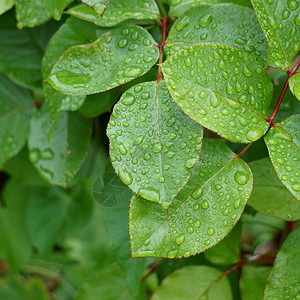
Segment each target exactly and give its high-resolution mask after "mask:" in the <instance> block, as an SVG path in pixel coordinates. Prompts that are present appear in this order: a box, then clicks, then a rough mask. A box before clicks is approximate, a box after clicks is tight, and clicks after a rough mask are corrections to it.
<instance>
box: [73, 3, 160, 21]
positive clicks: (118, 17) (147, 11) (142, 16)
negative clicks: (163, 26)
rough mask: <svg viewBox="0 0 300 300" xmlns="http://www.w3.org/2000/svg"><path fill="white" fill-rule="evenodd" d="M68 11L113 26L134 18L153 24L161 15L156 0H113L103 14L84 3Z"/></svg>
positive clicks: (79, 16) (85, 18)
mask: <svg viewBox="0 0 300 300" xmlns="http://www.w3.org/2000/svg"><path fill="white" fill-rule="evenodd" d="M93 2H95V1H93ZM67 13H69V14H70V15H73V16H75V17H78V18H80V19H83V20H86V21H89V22H93V23H95V24H96V25H99V26H103V27H111V26H114V25H116V24H119V23H121V22H124V21H130V20H134V21H133V22H135V23H136V21H135V20H138V21H140V22H137V23H141V24H149V23H150V24H151V23H154V21H158V19H159V17H160V14H159V10H158V7H157V5H156V3H155V1H154V0H143V1H139V0H113V1H111V3H110V4H109V5H108V6H107V8H106V10H105V13H104V14H103V15H102V16H100V15H99V14H98V13H97V12H96V11H95V10H94V9H93V8H91V7H89V6H87V5H84V4H82V5H78V6H75V7H72V8H71V9H69V10H68V11H67Z"/></svg>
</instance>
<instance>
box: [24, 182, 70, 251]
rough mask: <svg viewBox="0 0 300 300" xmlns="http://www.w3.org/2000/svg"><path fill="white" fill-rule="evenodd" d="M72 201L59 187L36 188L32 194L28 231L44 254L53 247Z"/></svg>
mask: <svg viewBox="0 0 300 300" xmlns="http://www.w3.org/2000/svg"><path fill="white" fill-rule="evenodd" d="M70 201H71V199H70V198H69V197H68V195H67V194H66V193H65V192H64V191H62V190H61V189H59V188H57V187H50V188H36V189H35V190H34V191H33V193H32V194H31V195H30V198H29V202H28V207H27V213H26V219H27V224H28V232H29V235H30V238H31V241H32V243H33V245H34V246H35V247H36V248H37V249H38V250H39V252H40V253H41V254H42V255H45V254H46V253H48V252H49V251H50V250H51V249H52V247H53V245H54V242H55V238H56V235H57V233H58V230H59V229H60V227H61V225H62V223H63V221H64V218H65V216H66V212H67V207H68V205H69V203H70Z"/></svg>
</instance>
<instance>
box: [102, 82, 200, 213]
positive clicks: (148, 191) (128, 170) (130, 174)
mask: <svg viewBox="0 0 300 300" xmlns="http://www.w3.org/2000/svg"><path fill="white" fill-rule="evenodd" d="M107 135H108V137H109V139H110V158H111V161H112V164H113V166H114V168H115V170H116V173H117V174H118V175H119V177H120V178H121V180H122V181H123V182H124V183H125V184H127V185H128V186H129V187H130V188H131V189H132V190H133V191H134V192H135V193H137V194H139V195H141V196H142V197H144V198H146V199H148V200H151V201H154V202H157V203H160V204H161V205H162V206H163V207H164V208H166V209H167V208H168V207H169V206H170V204H171V202H172V200H173V199H174V197H175V196H176V194H177V193H178V192H179V191H180V190H181V188H182V187H183V186H184V185H185V184H186V183H187V181H188V179H189V177H190V175H191V171H192V168H193V167H194V165H195V164H196V162H197V160H198V158H199V152H200V148H201V142H202V127H201V126H199V125H198V124H197V123H196V122H194V121H192V120H191V119H189V118H188V117H187V116H186V115H185V114H184V113H183V112H182V111H181V110H180V109H179V107H178V106H177V105H176V104H175V103H174V102H173V101H172V98H171V96H170V94H169V92H168V90H167V88H166V86H165V83H164V82H163V81H160V83H159V85H158V84H157V82H156V81H152V82H146V83H141V84H138V85H136V86H134V87H132V88H131V89H129V90H128V91H126V92H125V93H124V94H123V95H122V97H121V99H120V101H119V102H118V103H117V104H116V105H115V107H114V110H113V113H112V115H111V118H110V121H109V125H108V126H107Z"/></svg>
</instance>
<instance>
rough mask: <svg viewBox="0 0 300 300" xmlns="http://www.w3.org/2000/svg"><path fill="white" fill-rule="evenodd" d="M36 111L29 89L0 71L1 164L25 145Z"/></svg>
mask: <svg viewBox="0 0 300 300" xmlns="http://www.w3.org/2000/svg"><path fill="white" fill-rule="evenodd" d="M34 111H35V108H34V106H33V102H32V99H31V95H30V93H29V91H27V90H25V89H23V88H21V87H18V86H16V85H15V84H13V83H12V82H11V81H10V80H8V79H7V78H6V77H5V76H3V75H2V74H1V73H0V164H3V163H4V162H5V161H7V160H9V159H10V158H11V157H13V156H15V155H16V154H17V153H18V152H19V151H20V150H21V149H22V147H23V146H24V145H25V143H26V140H27V137H28V134H29V124H30V118H31V116H32V114H33V112H34Z"/></svg>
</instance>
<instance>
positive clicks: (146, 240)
mask: <svg viewBox="0 0 300 300" xmlns="http://www.w3.org/2000/svg"><path fill="white" fill-rule="evenodd" d="M251 190H252V174H251V171H250V169H249V167H248V166H247V165H246V163H245V162H244V161H243V160H241V159H240V158H238V157H237V156H236V155H235V154H234V153H233V152H232V151H231V150H230V149H229V148H228V146H226V145H225V144H224V143H222V142H220V141H217V140H210V139H208V140H204V141H203V149H202V153H201V157H200V159H199V162H198V163H197V165H196V167H195V169H194V171H193V174H192V177H191V178H190V180H189V182H188V183H187V185H186V186H185V187H184V189H183V190H182V191H181V192H180V193H179V194H178V195H177V197H176V198H175V200H174V201H173V202H172V205H171V207H170V208H169V210H168V212H166V211H165V210H164V209H163V208H162V207H160V206H159V205H157V204H156V203H153V202H150V201H147V200H145V199H143V198H141V197H139V196H133V198H132V200H131V207H130V214H129V222H130V225H129V228H130V236H131V252H132V256H133V257H137V256H161V257H169V258H174V257H182V256H190V255H194V254H196V253H199V252H202V251H204V250H206V249H208V248H210V247H212V246H213V245H215V244H217V243H218V242H219V241H221V240H222V239H223V238H224V237H225V236H226V235H227V234H228V233H229V231H230V230H231V229H232V228H233V226H234V225H235V223H236V222H237V221H238V219H239V218H240V216H241V214H242V212H243V209H244V206H245V204H246V201H247V199H248V198H249V196H250V193H251Z"/></svg>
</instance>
